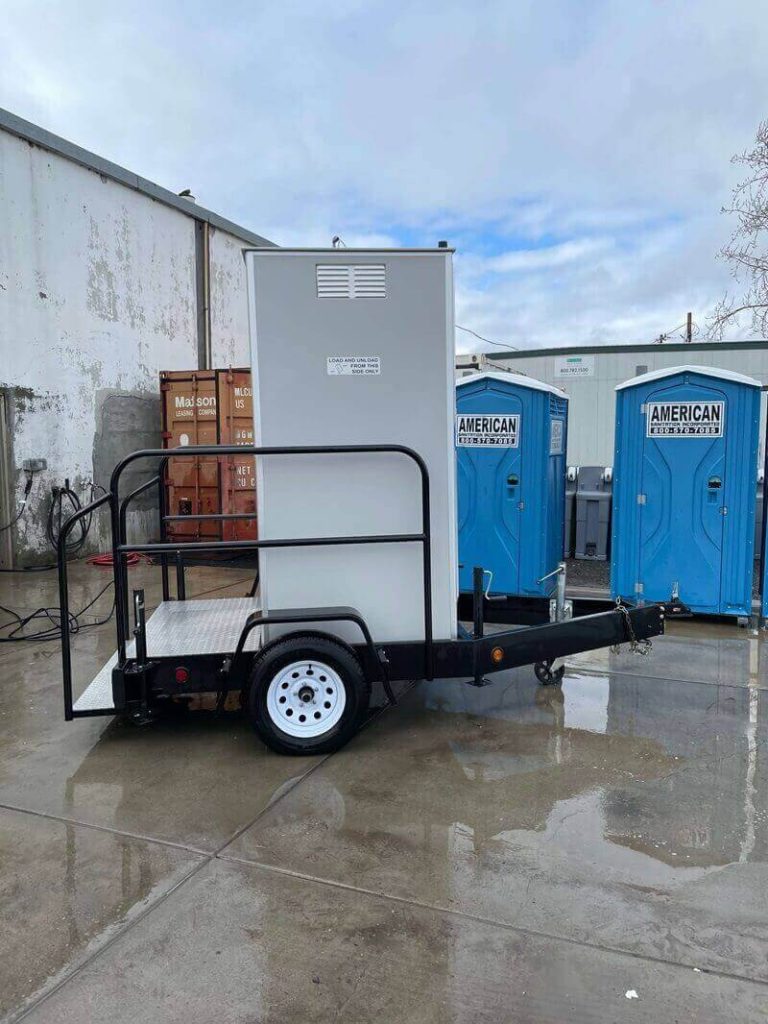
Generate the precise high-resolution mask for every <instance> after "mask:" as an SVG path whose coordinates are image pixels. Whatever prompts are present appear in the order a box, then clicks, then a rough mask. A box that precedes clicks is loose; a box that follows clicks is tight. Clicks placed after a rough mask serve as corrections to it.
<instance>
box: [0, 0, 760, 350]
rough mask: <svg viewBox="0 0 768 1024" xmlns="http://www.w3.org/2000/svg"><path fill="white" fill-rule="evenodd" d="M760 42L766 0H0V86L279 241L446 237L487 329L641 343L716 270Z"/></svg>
mask: <svg viewBox="0 0 768 1024" xmlns="http://www.w3.org/2000/svg"><path fill="white" fill-rule="evenodd" d="M766 55H768V17H766V9H765V4H764V0H665V2H651V0H461V2H458V0H456V2H455V0H430V2H420V0H410V2H409V0H403V2H401V0H381V2H379V0H335V2H334V3H333V4H328V3H326V2H321V0H317V2H314V0H271V2H264V0H219V2H218V3H215V4H214V3H210V0H207V2H198V0H186V2H184V3H181V2H175V0H174V2H157V0H154V2H149V0H135V2H133V3H131V4H111V3H108V2H107V3H105V2H104V0H99V2H90V0H85V2H78V0H66V2H59V3H54V2H51V3H41V2H37V0H4V3H3V25H2V31H0V105H2V106H4V107H6V108H8V109H10V110H12V111H13V112H14V113H16V114H19V115H20V116H22V117H25V118H27V119H29V120H31V121H34V122H36V123H37V124H40V125H42V126H43V127H45V128H48V129H49V130H51V131H53V132H56V133H57V134H59V135H63V136H64V137H65V138H67V139H70V140H71V141H73V142H77V143H79V144H80V145H82V146H85V147H86V148H88V149H91V150H93V151H94V152H96V153H98V154H99V155H101V156H104V157H107V158H109V159H112V160H114V161H116V162H117V163H120V164H123V165H125V166H126V167H128V168H130V169H131V170H133V171H136V172H138V173H140V174H142V175H144V176H145V177H147V178H150V179H152V180H154V181H157V182H158V183H160V184H161V185H164V186H166V187H167V188H170V189H173V190H174V191H179V190H180V189H182V188H187V187H188V188H191V189H192V191H193V192H194V194H195V195H196V196H197V197H198V201H199V202H200V203H202V204H203V205H205V206H207V207H209V208H211V209H213V210H216V211H217V212H218V213H221V214H223V215H225V216H227V217H229V218H231V219H232V220H234V221H236V222H239V223H242V224H244V225H246V226H248V227H250V228H252V229H254V230H255V231H258V232H260V233H261V234H263V235H266V236H267V237H269V238H271V239H273V240H274V241H276V242H278V243H282V244H309V245H314V244H320V245H324V244H328V243H329V241H330V238H331V237H332V236H333V235H334V234H340V235H341V236H342V237H343V238H344V239H345V241H346V242H347V244H349V245H353V244H360V245H368V244H386V245H390V244H392V245H433V244H435V243H436V242H437V240H438V239H442V238H447V239H449V240H450V242H451V243H452V244H453V245H455V246H456V247H457V250H458V252H457V258H456V271H457V319H458V322H459V323H460V324H463V325H465V326H466V327H469V328H471V329H473V330H475V331H476V332H478V333H479V334H482V335H484V336H486V337H488V338H490V339H494V340H496V341H500V342H505V343H509V344H510V345H513V346H516V347H519V348H528V347H536V346H542V345H552V344H578V343H584V344H594V343H601V342H644V341H651V340H653V339H654V337H655V336H657V335H658V334H659V333H660V332H662V331H669V330H671V329H672V328H675V327H676V326H677V325H678V324H680V322H681V321H682V320H684V318H685V313H686V311H687V310H689V309H691V310H693V312H694V317H695V320H696V322H697V323H699V324H701V326H702V328H703V327H705V325H706V314H707V311H708V310H709V309H710V308H711V306H712V305H713V303H714V302H715V301H716V300H717V299H718V298H719V297H720V296H721V295H722V293H723V291H724V290H725V288H726V287H727V286H728V283H729V276H728V270H727V268H726V267H725V266H724V265H723V264H722V263H721V262H719V261H718V260H717V259H716V258H715V257H716V253H717V250H718V248H719V246H720V245H721V244H722V242H723V241H724V240H725V239H726V238H727V236H728V234H729V221H728V219H727V218H726V217H724V216H723V215H721V213H720V208H721V206H722V205H723V204H724V203H726V202H727V201H728V196H729V190H730V188H731V187H732V185H733V183H734V180H735V177H736V176H737V174H738V170H737V169H736V168H734V167H733V166H732V165H731V163H730V157H731V156H732V154H734V153H736V152H738V151H740V150H742V149H744V148H745V147H747V146H749V145H750V143H751V142H752V140H753V138H754V134H755V130H756V128H757V125H758V123H759V122H760V121H761V120H762V119H764V118H766V117H768V59H766ZM738 336H740V337H748V336H749V333H748V331H747V330H746V325H745V328H744V329H743V330H741V331H739V332H738ZM457 343H458V348H459V349H460V350H465V351H469V350H478V349H484V348H487V346H486V345H483V344H482V343H481V342H479V341H477V340H476V339H475V338H473V337H472V336H471V335H470V334H466V333H463V334H461V333H460V334H459V336H458V338H457Z"/></svg>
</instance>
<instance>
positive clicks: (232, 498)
mask: <svg viewBox="0 0 768 1024" xmlns="http://www.w3.org/2000/svg"><path fill="white" fill-rule="evenodd" d="M216 394H217V400H218V401H217V407H218V414H219V415H218V424H219V444H242V445H252V444H253V388H252V387H251V371H250V370H217V371H216ZM255 462H256V460H255V459H254V457H253V456H252V455H242V456H240V455H230V456H227V457H223V458H222V459H221V460H220V464H221V497H222V507H223V508H224V511H226V512H253V515H254V518H253V519H230V520H227V521H225V522H224V523H223V524H222V525H223V535H224V539H225V540H255V539H256V536H257V530H256V518H255V517H256V466H255Z"/></svg>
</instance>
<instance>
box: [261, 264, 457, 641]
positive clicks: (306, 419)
mask: <svg viewBox="0 0 768 1024" xmlns="http://www.w3.org/2000/svg"><path fill="white" fill-rule="evenodd" d="M451 256H452V251H451V250H449V249H432V250H423V249H419V250H396V251H392V250H386V251H381V250H374V251H370V250H368V251H364V252H360V251H353V250H349V249H332V250H330V251H328V250H320V251H318V250H312V249H310V250H307V249H262V250H258V249H256V250H253V251H252V252H249V253H248V254H247V255H246V266H247V272H248V288H249V296H250V317H251V325H252V330H251V360H252V366H253V394H254V420H255V424H254V439H255V442H256V445H257V446H272V445H306V444H317V445H347V444H351V443H354V444H360V445H366V444H368V445H371V444H374V445H375V444H382V443H386V444H400V445H407V446H409V447H410V448H413V449H414V450H415V451H416V452H418V454H419V455H420V456H421V457H422V458H423V460H424V462H425V464H426V467H427V470H428V472H429V480H430V506H431V507H430V519H431V526H432V544H431V547H432V633H433V636H434V637H435V638H436V639H450V638H453V637H455V636H456V599H457V596H458V584H457V572H458V554H457V549H458V540H457V527H456V471H455V466H454V454H453V417H454V390H453V389H454V369H453V364H454V323H453V273H452V261H451ZM256 494H257V502H258V505H257V509H258V523H259V536H260V537H261V538H262V539H264V540H268V539H270V538H275V537H286V536H291V537H312V536H315V537H322V536H338V535H340V534H341V535H349V536H352V535H355V534H392V533H396V534H406V533H410V534H413V533H418V532H419V531H420V530H421V480H420V474H419V469H418V466H417V465H416V464H415V463H414V462H413V461H412V460H411V459H409V458H407V457H403V455H401V454H396V453H382V454H378V455H376V454H372V453H360V454H344V455H341V454H340V455H325V456H323V457H322V458H318V457H316V456H315V457H313V456H306V457H301V456H290V457H285V458H279V457H270V458H264V459H259V460H258V461H257V482H256ZM260 565H261V595H262V604H263V608H264V610H265V612H269V610H270V609H272V608H294V607H298V606H304V607H307V606H310V607H311V606H315V605H317V606H324V605H353V606H354V607H355V608H357V609H358V610H359V611H360V612H361V613H362V615H363V617H364V618H365V620H366V622H367V623H368V626H369V628H370V630H371V633H372V634H373V636H374V637H376V638H377V640H381V641H392V640H395V639H401V640H417V639H419V638H422V637H423V636H424V616H423V609H422V604H423V602H422V552H421V550H420V548H419V546H418V545H416V544H386V545H385V544H380V545H375V544H373V545H360V546H354V547H353V546H345V547H330V546H329V547H317V548H311V549H307V548H290V549H287V548H284V549H281V550H265V551H263V552H262V555H261V563H260ZM333 631H334V632H336V633H338V634H339V635H341V636H343V638H344V639H346V640H357V639H358V638H359V632H358V631H357V630H356V629H355V628H354V627H353V626H351V625H349V624H348V623H339V624H336V625H335V626H334V627H333Z"/></svg>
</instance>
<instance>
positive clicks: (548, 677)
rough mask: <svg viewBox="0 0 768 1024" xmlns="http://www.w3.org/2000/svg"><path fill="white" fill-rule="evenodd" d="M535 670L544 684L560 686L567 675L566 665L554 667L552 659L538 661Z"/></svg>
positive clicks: (537, 676)
mask: <svg viewBox="0 0 768 1024" xmlns="http://www.w3.org/2000/svg"><path fill="white" fill-rule="evenodd" d="M533 671H534V672H535V674H536V678H537V679H538V680H539V682H540V683H541V685H542V686H559V685H560V683H562V681H563V676H564V675H565V665H561V666H560V667H559V668H556V669H553V668H552V662H551V661H537V662H536V664H535V665H534V666H533Z"/></svg>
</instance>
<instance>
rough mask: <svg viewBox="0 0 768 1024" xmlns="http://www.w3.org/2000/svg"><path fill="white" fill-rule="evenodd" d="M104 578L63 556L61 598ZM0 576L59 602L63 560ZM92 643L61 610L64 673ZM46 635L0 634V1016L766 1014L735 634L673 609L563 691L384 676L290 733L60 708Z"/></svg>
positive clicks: (224, 585) (502, 678) (513, 678)
mask: <svg viewBox="0 0 768 1024" xmlns="http://www.w3.org/2000/svg"><path fill="white" fill-rule="evenodd" d="M133 578H134V580H135V582H136V583H137V584H139V583H144V584H145V585H147V593H148V598H149V603H150V604H151V603H152V602H153V601H157V600H158V598H159V593H158V587H157V584H156V583H152V584H149V581H150V580H151V579H154V571H152V570H149V569H148V568H142V569H140V570H138V571H135V572H134V577H133ZM106 579H108V577H107V576H104V575H102V574H100V573H99V572H98V571H97V570H94V569H90V568H86V567H84V566H76V567H74V569H73V585H72V603H73V606H74V607H76V608H77V607H81V606H82V605H84V604H86V603H87V601H88V600H89V599H90V597H92V596H93V594H95V593H96V592H97V590H98V589H99V586H100V585H103V582H106ZM189 580H190V582H189V596H195V595H197V594H201V593H204V592H210V593H211V596H213V595H214V594H220V595H221V596H235V595H240V594H242V593H244V592H245V590H246V589H247V585H248V583H249V582H250V581H249V579H248V575H247V573H241V572H238V571H234V570H229V571H226V570H214V569H204V568H200V569H193V570H191V571H190V574H189ZM214 588H217V589H214ZM109 601H110V598H109V595H105V597H104V598H103V599H102V601H101V602H100V603H99V605H97V606H96V608H95V609H94V612H95V613H96V614H97V615H98V614H99V613H100V612H101V613H102V614H103V613H104V612H106V611H107V610H108V608H109ZM0 604H3V605H6V606H9V607H13V608H16V609H22V608H25V609H27V610H33V609H34V608H36V607H38V606H39V605H42V604H56V597H55V580H53V579H52V578H51V577H50V576H49V577H45V576H43V575H42V574H40V575H35V576H34V577H31V578H28V577H18V578H17V577H5V578H3V579H2V581H0ZM0 615H3V613H0ZM0 621H4V616H3V618H2V619H0ZM112 649H113V627H112V625H111V624H110V625H108V626H103V627H100V628H99V629H98V630H94V631H93V632H85V633H82V634H80V635H79V636H78V637H77V638H76V641H75V668H76V672H77V674H78V677H79V679H80V681H81V683H84V682H86V681H87V680H88V679H89V678H90V677H91V676H92V675H94V674H95V673H96V671H97V670H98V669H99V668H100V666H101V664H102V662H103V661H104V660H106V658H107V657H108V656H109V655H110V654H111V653H112ZM58 656H59V651H58V645H57V644H43V643H36V644H16V645H7V644H5V645H0V726H1V727H2V728H0V1017H2V1018H3V1019H5V1020H9V1021H10V1020H13V1021H15V1020H19V1019H21V1018H24V1019H26V1020H29V1021H32V1022H54V1021H55V1022H57V1024H58V1022H61V1024H66V1022H70V1021H71V1022H75V1021H76V1022H78V1024H82V1022H89V1021H107V1020H109V1021H114V1022H118V1024H119V1022H122V1021H126V1022H128V1021H130V1022H131V1024H135V1022H136V1021H163V1022H165V1021H173V1022H176V1021H178V1022H184V1024H188V1022H190V1021H194V1022H209V1021H210V1022H213V1021H216V1022H227V1024H229V1022H237V1024H246V1022H248V1024H250V1022H256V1021H259V1022H261V1021H270V1022H281V1024H282V1022H296V1024H304V1022H308V1021H331V1020H339V1021H349V1022H366V1021H378V1022H389V1021H392V1022H398V1024H400V1022H414V1024H415V1022H435V1024H437V1022H440V1024H444V1022H447V1021H451V1022H467V1024H469V1022H472V1024H475V1022H486V1021H487V1022H489V1024H490V1022H494V1024H498V1022H507V1021H508V1022H515V1024H524V1022H528V1021H547V1022H549V1021H551V1022H555V1021H557V1022H560V1021H569V1022H581V1021H584V1022H587V1021H590V1022H591V1021H600V1022H603V1021H627V1020H634V1021H644V1022H645V1021H647V1022H654V1024H661V1022H668V1021H680V1022H689V1021H690V1022H703V1021H706V1022H710V1021H711V1022H716V1021H739V1022H745V1021H762V1020H765V1019H766V1018H768V959H767V958H766V954H767V953H768V866H767V864H766V861H767V860H768V796H767V795H766V794H767V793H768V789H767V788H766V782H767V781H768V780H767V779H766V772H767V767H766V765H767V763H768V762H767V759H766V738H767V737H768V713H767V708H768V693H766V688H767V687H768V650H767V649H766V648H765V647H764V645H763V644H762V642H760V641H759V640H758V639H757V637H756V635H755V634H753V633H750V632H749V631H747V630H743V629H738V628H736V627H730V626H726V625H722V624H717V625H706V624H702V623H700V622H693V623H692V622H685V623H676V624H674V625H673V627H672V630H671V632H670V635H668V636H667V637H665V638H663V639H661V640H659V641H657V642H656V643H655V644H654V649H653V651H652V653H651V654H650V655H649V656H648V657H646V658H639V657H637V656H631V655H629V654H626V653H623V654H620V655H618V656H616V655H612V654H610V653H609V652H608V651H599V652H592V653H589V654H585V655H581V656H578V657H576V658H574V659H572V661H571V662H570V664H569V668H568V672H567V675H566V679H565V682H564V685H563V687H562V690H559V689H554V690H553V689H548V688H542V687H539V686H537V684H536V681H535V679H534V677H533V673H532V671H531V670H530V669H521V670H516V671H513V672H508V673H505V674H501V675H499V676H497V677H496V678H497V681H496V683H495V684H494V685H493V686H491V687H488V688H485V689H482V690H476V689H474V688H472V687H469V686H466V685H465V684H463V683H457V682H453V681H450V682H433V683H429V684H421V685H419V686H416V687H415V688H412V689H409V688H408V687H405V686H404V687H401V690H402V692H403V696H402V700H401V703H400V704H399V706H398V707H397V708H395V709H392V710H388V711H386V712H384V713H382V714H379V715H375V716H374V717H373V719H372V721H371V723H370V724H369V725H368V727H367V728H366V729H365V730H364V731H363V732H362V733H361V734H360V735H359V736H358V737H357V738H356V739H355V740H354V741H353V742H352V743H351V744H349V746H348V747H346V748H345V749H344V750H343V751H341V752H339V753H338V754H335V755H333V756H331V757H327V758H306V759H300V758H299V759H295V758H282V757H279V756H277V755H274V754H271V753H269V752H268V751H267V750H266V749H265V748H264V747H262V746H261V745H260V744H259V742H258V741H257V739H256V738H255V736H254V735H253V734H252V732H251V730H250V727H249V726H248V725H247V723H246V722H245V721H244V720H243V719H241V718H240V717H239V716H238V715H236V714H229V715H224V716H222V717H221V718H215V717H214V716H212V715H211V714H208V713H207V712H204V711H202V712H195V713H190V714H188V715H186V716H180V717H179V718H178V719H177V720H171V721H163V722H160V723H156V724H155V725H153V726H151V727H148V728H146V729H136V728H133V727H128V726H124V725H122V724H120V723H117V722H114V721H112V720H110V719H83V720H79V721H76V722H73V723H70V724H66V723H65V722H64V721H63V717H62V703H61V686H60V671H59V661H58ZM627 992H630V993H631V992H636V993H637V996H638V998H637V999H634V998H632V999H628V998H627V995H626V993H627Z"/></svg>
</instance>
